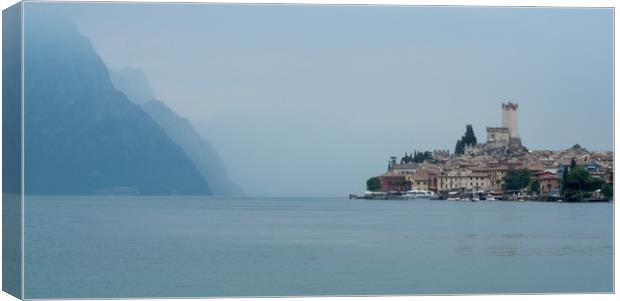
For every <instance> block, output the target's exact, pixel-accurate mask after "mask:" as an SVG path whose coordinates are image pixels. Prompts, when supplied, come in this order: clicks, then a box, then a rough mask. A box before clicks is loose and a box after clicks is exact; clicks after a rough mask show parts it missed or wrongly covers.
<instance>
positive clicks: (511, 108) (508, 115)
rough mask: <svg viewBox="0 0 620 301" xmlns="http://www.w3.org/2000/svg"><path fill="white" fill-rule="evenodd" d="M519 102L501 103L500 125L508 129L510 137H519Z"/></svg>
mask: <svg viewBox="0 0 620 301" xmlns="http://www.w3.org/2000/svg"><path fill="white" fill-rule="evenodd" d="M518 110H519V104H517V103H512V102H508V103H502V127H505V128H508V130H510V137H511V138H519V132H518V130H517V129H518V127H517V121H518V117H519V115H518V112H517V111H518Z"/></svg>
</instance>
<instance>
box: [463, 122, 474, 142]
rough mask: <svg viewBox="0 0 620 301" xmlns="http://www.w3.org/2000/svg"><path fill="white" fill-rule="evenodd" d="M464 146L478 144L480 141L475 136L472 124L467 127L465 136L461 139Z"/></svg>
mask: <svg viewBox="0 0 620 301" xmlns="http://www.w3.org/2000/svg"><path fill="white" fill-rule="evenodd" d="M461 140H462V141H463V144H464V145H469V144H478V139H476V134H474V128H473V127H472V126H471V124H468V125H467V126H466V127H465V136H463V138H462V139H461Z"/></svg>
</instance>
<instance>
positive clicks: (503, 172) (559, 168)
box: [366, 102, 613, 201]
mask: <svg viewBox="0 0 620 301" xmlns="http://www.w3.org/2000/svg"><path fill="white" fill-rule="evenodd" d="M518 109H519V106H518V104H516V103H512V102H508V103H503V104H502V126H501V127H487V129H486V141H485V142H478V141H477V138H476V136H475V134H474V132H473V129H472V127H471V125H468V126H467V127H466V132H465V135H463V137H462V138H461V139H460V140H458V141H457V143H456V147H455V152H454V153H453V154H451V153H450V151H449V150H434V151H432V152H430V151H423V152H417V151H416V152H415V153H412V154H407V153H405V155H404V156H403V157H401V158H400V160H399V158H398V157H391V158H390V160H389V162H388V168H387V172H386V173H384V174H382V175H379V176H376V177H373V178H370V179H369V180H368V182H367V194H366V195H369V194H370V195H381V196H386V195H393V196H399V195H409V194H408V192H409V193H411V191H425V192H431V194H432V195H433V196H436V197H438V198H453V199H466V198H468V197H467V196H470V197H475V198H476V199H478V198H479V197H480V198H482V199H484V198H485V197H489V198H490V199H519V200H524V199H536V200H561V199H564V200H578V201H583V200H601V199H605V200H608V199H611V197H612V194H613V190H612V187H613V152H611V151H604V152H600V151H597V152H594V151H588V150H587V149H586V148H584V147H581V146H580V145H578V144H576V145H574V146H573V147H571V148H569V149H565V150H557V151H551V150H535V151H531V150H528V149H527V148H526V147H524V146H523V144H522V141H521V137H520V136H519V132H518Z"/></svg>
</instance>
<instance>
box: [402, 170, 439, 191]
mask: <svg viewBox="0 0 620 301" xmlns="http://www.w3.org/2000/svg"><path fill="white" fill-rule="evenodd" d="M405 178H406V179H407V181H409V182H411V188H415V189H418V190H431V184H432V182H433V180H432V177H431V176H429V175H428V174H426V173H423V172H417V173H412V174H406V175H405Z"/></svg>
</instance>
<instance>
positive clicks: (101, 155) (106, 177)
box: [24, 9, 211, 195]
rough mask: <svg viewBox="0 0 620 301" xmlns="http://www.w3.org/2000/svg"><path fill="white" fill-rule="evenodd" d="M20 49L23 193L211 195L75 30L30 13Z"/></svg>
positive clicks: (64, 22) (58, 20) (61, 21)
mask: <svg viewBox="0 0 620 301" xmlns="http://www.w3.org/2000/svg"><path fill="white" fill-rule="evenodd" d="M25 43H26V45H27V47H25V50H26V52H25V112H26V113H25V121H24V123H25V178H26V186H25V189H26V192H27V193H31V194H98V193H122V194H146V195H169V194H191V195H200V194H210V193H211V191H210V188H209V185H208V184H207V182H206V181H205V179H204V178H203V176H202V175H201V174H200V172H199V171H198V170H197V169H196V167H195V166H194V165H193V163H192V161H191V160H190V159H189V158H188V156H187V155H186V154H185V152H184V151H183V150H182V149H181V148H180V147H179V146H178V145H176V144H175V143H174V142H173V141H172V140H171V139H170V138H169V137H168V136H167V135H166V134H165V132H164V131H163V130H162V129H161V128H160V127H159V126H158V125H157V124H156V123H155V122H154V121H153V120H152V119H151V118H150V117H149V116H148V115H147V114H146V113H145V112H144V111H143V110H142V109H141V108H140V107H139V106H138V105H136V104H133V103H132V102H130V101H129V100H128V98H127V97H126V96H125V95H124V94H123V93H121V92H119V91H118V90H116V89H115V88H114V86H113V85H112V83H111V81H110V77H109V74H108V70H107V69H106V66H105V65H104V63H103V62H102V60H101V59H100V57H99V56H98V55H97V53H96V52H95V51H94V49H93V48H92V46H91V44H90V42H89V40H88V39H87V38H86V37H84V36H82V35H81V34H80V33H79V32H78V30H77V28H76V27H75V26H74V25H73V24H72V23H70V22H68V21H67V20H66V19H61V18H58V17H50V16H49V15H48V14H45V13H43V12H38V11H37V10H36V9H30V10H29V11H28V22H27V23H26V27H25Z"/></svg>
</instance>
